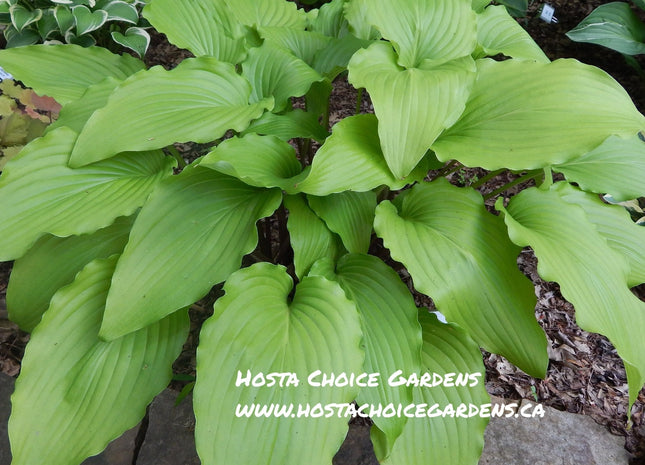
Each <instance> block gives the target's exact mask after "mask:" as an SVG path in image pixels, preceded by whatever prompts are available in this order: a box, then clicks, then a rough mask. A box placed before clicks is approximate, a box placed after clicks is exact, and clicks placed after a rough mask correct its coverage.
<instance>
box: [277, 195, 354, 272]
mask: <svg viewBox="0 0 645 465" xmlns="http://www.w3.org/2000/svg"><path fill="white" fill-rule="evenodd" d="M284 206H285V207H286V208H287V210H289V219H288V220H287V229H288V230H289V238H290V241H291V247H292V248H293V263H294V266H295V271H296V276H298V278H300V279H301V278H302V277H303V276H305V275H306V274H307V273H309V269H310V268H311V266H312V265H313V264H314V263H315V262H316V261H318V260H320V259H322V258H329V259H330V260H332V261H335V260H336V258H337V257H338V256H340V255H341V254H342V253H343V252H344V249H343V245H342V243H341V241H340V238H339V237H338V236H337V235H336V234H334V233H333V232H331V231H330V230H329V228H328V227H327V225H326V224H325V222H324V221H323V220H322V218H320V217H319V216H318V215H316V213H315V212H314V211H313V210H312V209H311V208H310V207H309V205H308V204H307V202H306V201H305V199H304V197H303V196H301V195H289V196H285V198H284Z"/></svg>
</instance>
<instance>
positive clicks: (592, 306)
mask: <svg viewBox="0 0 645 465" xmlns="http://www.w3.org/2000/svg"><path fill="white" fill-rule="evenodd" d="M496 208H498V209H499V210H501V211H502V213H503V214H504V221H506V225H507V226H508V231H509V234H510V237H511V239H512V240H513V242H515V243H516V244H518V245H522V246H525V245H530V246H531V248H533V250H534V252H535V255H536V256H537V258H538V272H539V273H540V276H541V277H542V278H544V279H546V280H548V281H556V282H557V283H558V284H560V290H561V291H562V295H563V296H564V297H565V298H566V299H567V300H568V301H569V302H571V303H572V304H573V305H574V307H575V309H576V322H577V323H578V325H579V326H580V327H581V328H582V329H584V330H586V331H590V332H594V333H601V334H604V335H605V336H607V337H608V338H609V340H610V341H611V342H612V344H613V345H614V347H616V350H617V351H618V355H620V357H621V358H622V359H623V362H624V363H625V369H626V371H627V382H628V384H629V405H630V406H631V405H632V403H633V402H634V401H635V400H636V396H637V395H638V391H639V390H640V389H641V387H643V384H645V351H643V344H642V340H643V333H644V332H645V303H644V302H641V301H640V300H639V299H638V297H636V296H635V295H634V294H632V293H631V291H630V290H629V287H628V285H627V283H628V280H629V263H628V261H627V259H626V258H625V257H624V256H622V255H621V254H620V253H618V252H617V251H615V250H614V249H612V248H610V247H609V245H608V243H607V240H606V239H605V238H604V237H603V236H602V235H601V234H600V233H599V232H598V230H597V229H596V227H594V225H593V223H592V222H591V221H589V219H588V218H587V216H586V215H585V211H584V210H583V209H582V208H580V207H578V206H576V205H573V204H570V203H568V202H567V201H565V200H564V199H563V198H562V197H561V196H560V194H559V193H558V190H557V187H556V188H553V189H551V190H548V191H547V190H540V189H537V188H531V189H527V190H525V191H523V192H521V193H520V194H518V195H517V196H515V197H513V198H512V199H511V202H510V203H509V205H508V207H507V208H503V205H502V202H501V199H500V201H498V203H497V204H496Z"/></svg>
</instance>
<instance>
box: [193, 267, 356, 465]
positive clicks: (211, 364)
mask: <svg viewBox="0 0 645 465" xmlns="http://www.w3.org/2000/svg"><path fill="white" fill-rule="evenodd" d="M292 285H293V284H292V282H291V278H290V277H289V275H288V274H287V273H286V271H285V270H284V268H283V267H279V266H275V265H271V264H268V263H257V264H255V265H252V266H251V267H249V268H245V269H243V270H240V271H238V272H236V273H234V274H233V275H231V277H230V278H229V279H228V281H227V282H226V284H225V286H224V290H225V292H226V294H225V295H224V296H223V297H220V299H219V300H218V301H217V302H216V303H215V308H214V315H213V317H211V318H210V319H209V320H208V321H207V322H206V323H205V324H204V326H203V328H202V331H201V334H200V344H199V348H198V352H197V382H196V383H195V391H194V400H193V405H194V407H195V416H196V420H197V424H196V426H195V442H196V444H197V451H198V453H199V457H200V459H201V461H202V463H203V464H204V465H214V464H220V463H241V464H251V463H253V464H271V465H282V464H287V463H289V464H296V463H297V464H305V463H306V464H312V465H328V464H330V463H331V461H332V458H333V456H334V454H335V453H336V451H337V450H338V448H339V447H340V445H341V443H342V442H343V440H344V439H345V435H346V433H347V421H348V418H347V417H343V416H341V417H338V416H336V415H334V416H333V417H324V416H323V417H319V418H313V417H311V416H306V415H300V416H298V409H299V408H301V409H303V410H304V409H307V408H309V411H310V412H311V409H313V408H314V407H315V406H318V408H320V407H322V406H326V405H329V404H331V403H339V404H340V403H349V402H351V401H352V400H353V399H354V398H355V396H356V394H357V392H358V387H355V386H354V387H352V386H345V387H316V386H310V385H309V383H308V377H309V375H310V374H311V373H314V372H315V371H316V370H320V371H322V373H327V374H329V373H341V372H345V373H347V374H350V373H361V372H362V368H363V358H364V353H363V350H362V348H361V328H360V321H359V316H358V312H357V311H356V307H355V306H354V304H353V303H352V302H351V301H349V300H347V298H346V297H345V294H344V292H343V290H342V289H341V288H340V286H339V285H338V284H337V283H335V282H333V281H328V280H326V279H325V278H323V277H319V276H316V277H306V278H303V280H302V281H301V282H300V284H298V286H296V290H295V295H294V297H293V301H291V303H289V301H288V296H289V294H290V292H291V290H292ZM249 371H250V373H251V376H255V375H256V374H258V373H263V374H265V375H267V374H270V373H294V374H295V375H294V376H296V377H297V379H298V381H299V383H298V385H297V386H292V385H290V386H286V387H283V388H277V386H274V387H268V386H259V387H254V386H252V385H250V384H251V383H250V380H249V385H244V384H241V385H237V386H236V382H237V380H238V379H242V378H244V377H246V376H247V373H248V372H249ZM321 379H322V375H321V376H318V377H317V378H315V379H314V381H316V380H317V381H320V380H321ZM285 381H286V380H285ZM273 404H280V406H284V407H286V408H288V407H289V406H290V405H292V404H293V411H292V412H287V413H286V418H285V417H280V416H272V415H269V416H268V417H262V416H258V417H256V416H251V417H249V418H247V417H245V416H242V417H237V416H236V410H237V409H238V408H239V407H238V405H240V406H243V407H250V406H251V405H260V406H271V405H273ZM307 405H308V406H309V407H307ZM343 412H344V411H343ZM296 417H297V418H296ZM306 438H308V439H314V440H313V441H306V440H304V439H306ZM249 444H253V447H249Z"/></svg>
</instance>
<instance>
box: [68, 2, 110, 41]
mask: <svg viewBox="0 0 645 465" xmlns="http://www.w3.org/2000/svg"><path fill="white" fill-rule="evenodd" d="M72 15H74V19H75V20H76V35H77V36H82V35H83V34H87V33H88V32H92V31H95V30H96V29H98V28H100V27H101V26H103V25H104V24H105V22H106V21H107V20H108V13H107V11H103V10H95V11H92V10H90V9H89V8H88V7H86V6H85V5H76V6H73V7H72Z"/></svg>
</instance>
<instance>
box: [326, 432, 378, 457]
mask: <svg viewBox="0 0 645 465" xmlns="http://www.w3.org/2000/svg"><path fill="white" fill-rule="evenodd" d="M332 463H333V465H378V460H376V455H374V448H373V447H372V440H371V439H370V426H369V425H355V424H350V425H349V431H348V432H347V437H346V438H345V441H344V442H343V444H342V446H340V449H338V452H336V455H335V456H334V460H333V461H332Z"/></svg>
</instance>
